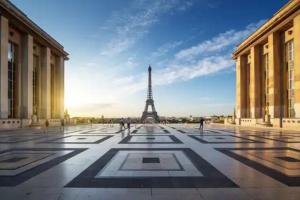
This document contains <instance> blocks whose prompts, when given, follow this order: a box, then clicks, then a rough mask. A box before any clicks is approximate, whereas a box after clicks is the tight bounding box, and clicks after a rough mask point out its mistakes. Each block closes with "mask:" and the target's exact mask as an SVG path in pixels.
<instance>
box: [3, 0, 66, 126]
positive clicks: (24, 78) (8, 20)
mask: <svg viewBox="0 0 300 200" xmlns="http://www.w3.org/2000/svg"><path fill="white" fill-rule="evenodd" d="M0 35H1V38H0V40H1V41H0V43H1V45H0V52H1V57H0V95H1V98H0V128H14V127H15V128H16V127H21V126H22V127H23V126H31V125H39V124H45V121H46V120H48V121H49V123H50V125H51V124H60V122H61V119H63V117H64V62H65V60H67V59H68V53H67V52H65V51H64V48H63V46H62V45H60V44H59V43H58V42H57V41H56V40H54V39H53V38H52V37H51V36H50V35H48V34H47V33H46V32H45V31H43V30H42V29H41V28H40V27H38V26H37V25H36V24H35V23H34V22H32V21H31V20H30V19H29V18H28V17H27V16H26V15H25V14H24V13H22V11H20V10H19V9H18V8H17V7H15V6H14V5H13V4H12V3H10V2H9V1H7V0H0Z"/></svg>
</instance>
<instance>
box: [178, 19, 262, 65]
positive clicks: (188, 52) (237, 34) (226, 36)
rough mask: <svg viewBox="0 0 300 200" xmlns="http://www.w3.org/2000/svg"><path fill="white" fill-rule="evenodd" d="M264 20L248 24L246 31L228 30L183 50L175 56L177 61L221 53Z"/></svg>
mask: <svg viewBox="0 0 300 200" xmlns="http://www.w3.org/2000/svg"><path fill="white" fill-rule="evenodd" d="M264 21H265V20H262V21H259V22H258V23H255V24H250V25H249V26H247V27H246V29H244V30H241V31H235V30H229V31H226V32H224V33H221V34H219V35H218V36H216V37H214V38H212V39H210V40H206V41H204V42H201V43H199V44H197V45H195V46H192V47H190V48H187V49H183V50H181V51H179V52H178V53H177V54H176V58H177V59H188V58H191V57H194V56H197V55H200V54H202V53H210V52H216V51H221V50H223V49H224V48H226V47H229V46H232V45H236V44H238V43H239V42H240V41H241V40H242V39H244V38H246V37H247V36H248V35H249V34H250V33H252V32H253V31H255V30H256V29H257V28H258V27H259V26H261V25H262V23H263V22H264Z"/></svg>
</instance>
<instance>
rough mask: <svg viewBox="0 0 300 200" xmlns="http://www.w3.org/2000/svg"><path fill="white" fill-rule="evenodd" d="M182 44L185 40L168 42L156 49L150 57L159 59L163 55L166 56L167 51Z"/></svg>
mask: <svg viewBox="0 0 300 200" xmlns="http://www.w3.org/2000/svg"><path fill="white" fill-rule="evenodd" d="M182 44H183V41H175V42H168V43H166V44H163V45H162V46H160V47H159V48H158V49H157V50H156V51H154V52H153V53H152V54H151V56H150V57H151V59H157V58H160V57H162V56H165V55H166V54H167V53H169V52H170V51H172V50H174V49H175V48H178V47H179V46H181V45H182Z"/></svg>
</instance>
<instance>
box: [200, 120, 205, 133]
mask: <svg viewBox="0 0 300 200" xmlns="http://www.w3.org/2000/svg"><path fill="white" fill-rule="evenodd" d="M204 121H205V120H204V118H203V117H200V131H201V133H203V126H204Z"/></svg>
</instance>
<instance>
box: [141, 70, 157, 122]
mask: <svg viewBox="0 0 300 200" xmlns="http://www.w3.org/2000/svg"><path fill="white" fill-rule="evenodd" d="M151 70H152V69H151V66H150V65H149V67H148V96H147V100H146V106H145V110H144V112H143V115H142V118H141V121H142V122H144V121H145V120H146V119H147V118H152V119H153V120H154V121H155V122H159V117H158V115H157V112H156V110H155V107H154V100H153V96H152V81H151ZM149 106H151V108H152V111H151V112H150V111H148V108H149Z"/></svg>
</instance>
